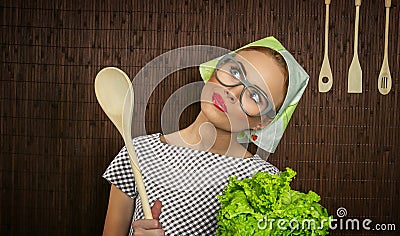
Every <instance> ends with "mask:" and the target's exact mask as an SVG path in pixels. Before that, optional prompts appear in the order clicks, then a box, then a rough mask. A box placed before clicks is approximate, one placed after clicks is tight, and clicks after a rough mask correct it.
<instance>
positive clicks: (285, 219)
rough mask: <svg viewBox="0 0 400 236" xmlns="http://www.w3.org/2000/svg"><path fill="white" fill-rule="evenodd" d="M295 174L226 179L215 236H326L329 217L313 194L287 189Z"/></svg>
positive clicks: (289, 172) (288, 170) (316, 195)
mask: <svg viewBox="0 0 400 236" xmlns="http://www.w3.org/2000/svg"><path fill="white" fill-rule="evenodd" d="M295 175H296V172H295V171H293V170H292V169H290V168H286V171H284V172H281V173H280V174H279V175H273V174H269V173H267V172H258V173H256V174H255V175H254V176H253V177H252V178H247V179H243V180H240V181H239V180H237V178H236V177H235V176H233V177H231V178H230V179H229V183H228V185H227V186H226V188H225V190H224V192H223V194H222V195H220V196H218V199H219V201H220V203H221V209H220V210H219V211H218V214H217V221H218V228H217V232H216V235H218V236H223V235H229V236H235V235H238V236H239V235H240V236H247V235H249V236H250V235H257V236H261V235H326V234H328V233H329V232H328V230H329V224H330V221H331V220H332V217H330V216H329V215H328V212H327V210H326V208H324V207H323V206H321V205H320V204H319V203H318V202H319V201H320V196H318V194H316V193H315V192H313V191H311V190H310V191H309V192H308V193H302V192H299V191H296V190H292V189H291V188H290V182H291V181H292V179H293V178H294V176H295Z"/></svg>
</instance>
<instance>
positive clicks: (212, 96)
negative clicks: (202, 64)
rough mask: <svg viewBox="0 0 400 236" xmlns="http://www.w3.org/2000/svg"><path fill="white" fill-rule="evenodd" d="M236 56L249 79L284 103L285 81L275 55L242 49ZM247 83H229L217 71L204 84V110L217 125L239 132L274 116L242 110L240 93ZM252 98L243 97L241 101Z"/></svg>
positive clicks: (274, 100)
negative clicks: (217, 77)
mask: <svg viewBox="0 0 400 236" xmlns="http://www.w3.org/2000/svg"><path fill="white" fill-rule="evenodd" d="M234 57H235V59H236V60H237V61H238V62H239V64H241V66H242V67H243V69H244V71H245V75H246V79H247V80H248V81H249V82H250V83H251V84H254V85H256V86H258V87H259V88H260V89H262V90H263V91H265V93H266V94H269V99H270V100H272V102H273V103H274V104H275V107H276V105H277V104H282V102H283V100H284V98H285V95H286V94H285V81H284V75H283V73H282V70H281V68H280V66H279V65H278V64H277V62H275V59H274V58H272V56H269V55H266V54H265V53H263V52H259V51H257V50H244V51H239V52H238V53H237V55H236V56H234ZM243 88H244V86H243V85H239V86H236V87H226V86H223V85H222V84H220V83H219V81H218V80H217V79H216V74H215V73H214V74H213V76H212V77H211V78H210V80H209V81H208V82H207V83H206V84H205V85H204V88H203V90H202V93H201V110H202V112H203V114H204V115H205V116H206V117H207V118H208V120H209V121H210V122H212V123H213V124H214V125H215V126H216V127H217V128H220V129H223V130H226V131H230V132H240V131H242V130H245V129H249V128H252V129H257V128H262V127H264V126H265V125H267V124H268V123H269V122H270V121H271V119H269V118H268V117H266V116H263V117H250V116H248V115H246V113H245V112H244V111H243V110H242V107H241V105H240V95H241V93H242V90H243ZM248 99H249V98H247V97H245V96H244V97H243V98H242V102H243V103H245V102H247V100H248Z"/></svg>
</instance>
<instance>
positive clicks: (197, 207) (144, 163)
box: [103, 134, 279, 236]
mask: <svg viewBox="0 0 400 236" xmlns="http://www.w3.org/2000/svg"><path fill="white" fill-rule="evenodd" d="M133 142H134V146H135V150H136V152H137V156H138V160H139V165H140V168H141V170H142V175H143V180H144V183H145V187H146V190H147V194H148V197H149V202H150V204H151V205H152V204H153V202H154V201H155V200H157V199H158V200H161V202H162V205H163V206H162V212H161V215H160V223H161V225H162V227H163V229H164V230H165V233H166V235H171V236H172V235H215V230H216V227H217V221H216V215H217V211H218V210H219V208H220V204H219V201H218V199H217V195H220V194H222V192H223V190H224V188H225V186H226V185H227V184H228V180H229V177H230V176H233V175H235V176H237V178H238V179H243V178H249V177H251V176H253V174H254V173H256V172H259V171H268V172H269V173H272V174H277V173H279V171H278V169H277V168H276V167H275V166H273V165H271V164H270V163H268V162H266V161H264V160H262V159H261V158H260V156H258V155H254V156H252V157H251V158H236V157H229V156H224V155H219V154H214V153H210V152H205V151H200V150H194V149H190V148H185V147H178V146H173V145H168V144H165V143H163V142H161V141H160V134H152V135H147V136H141V137H137V138H135V139H134V140H133ZM103 177H104V178H105V179H107V180H108V181H109V182H110V183H112V184H114V185H115V186H116V187H117V188H119V189H121V190H122V191H123V192H124V193H126V194H127V195H128V196H129V197H131V198H132V199H135V202H136V204H135V211H134V215H133V220H132V222H133V221H135V220H137V219H142V218H144V216H143V210H142V208H141V201H140V197H139V196H138V194H137V190H136V188H135V182H134V177H133V172H132V169H131V165H130V162H129V157H128V153H127V151H126V149H125V148H123V149H122V150H121V151H120V152H119V154H118V155H117V156H116V157H115V159H114V160H113V161H112V162H111V164H110V166H109V167H108V168H107V170H106V171H105V173H104V174H103ZM132 234H133V230H132V228H131V230H130V233H129V235H132Z"/></svg>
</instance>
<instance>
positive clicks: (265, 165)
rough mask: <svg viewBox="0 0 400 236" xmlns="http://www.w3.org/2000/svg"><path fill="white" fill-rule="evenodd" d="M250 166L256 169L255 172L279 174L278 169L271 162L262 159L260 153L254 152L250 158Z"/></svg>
mask: <svg viewBox="0 0 400 236" xmlns="http://www.w3.org/2000/svg"><path fill="white" fill-rule="evenodd" d="M251 160H252V162H251V166H253V167H254V169H256V170H257V172H260V171H261V172H268V173H270V174H279V169H278V168H277V167H276V166H275V165H273V164H271V163H270V162H268V161H266V160H264V159H263V158H262V157H261V156H260V155H258V154H254V155H253V157H252V158H251Z"/></svg>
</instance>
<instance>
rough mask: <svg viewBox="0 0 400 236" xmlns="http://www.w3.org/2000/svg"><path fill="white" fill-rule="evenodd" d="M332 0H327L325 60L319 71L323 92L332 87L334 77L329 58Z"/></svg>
mask: <svg viewBox="0 0 400 236" xmlns="http://www.w3.org/2000/svg"><path fill="white" fill-rule="evenodd" d="M330 3H331V0H325V8H326V13H325V49H324V60H323V61H322V67H321V71H320V72H319V79H318V90H319V91H320V92H321V93H325V92H328V91H329V90H330V89H331V88H332V83H333V77H332V70H331V65H330V64H329V59H328V41H329V40H328V35H329V4H330Z"/></svg>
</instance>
